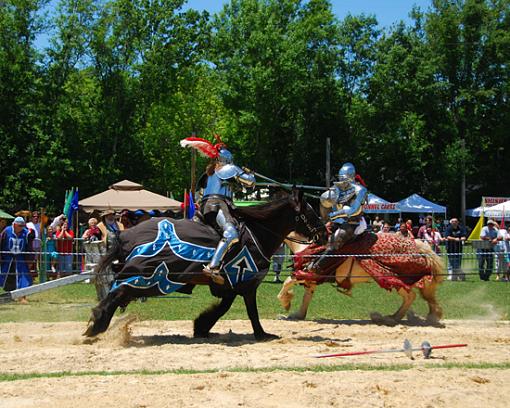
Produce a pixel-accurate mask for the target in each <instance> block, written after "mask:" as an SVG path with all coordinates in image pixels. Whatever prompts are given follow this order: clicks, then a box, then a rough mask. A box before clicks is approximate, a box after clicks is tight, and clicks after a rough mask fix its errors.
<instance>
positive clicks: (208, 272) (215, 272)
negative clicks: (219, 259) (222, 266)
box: [202, 265, 225, 285]
mask: <svg viewBox="0 0 510 408" xmlns="http://www.w3.org/2000/svg"><path fill="white" fill-rule="evenodd" d="M202 272H203V273H204V275H205V276H208V277H210V278H211V279H212V281H213V282H214V283H217V284H218V285H224V284H225V279H224V278H223V276H221V274H220V270H219V269H218V268H214V269H211V268H210V267H209V265H206V266H204V269H203V270H202Z"/></svg>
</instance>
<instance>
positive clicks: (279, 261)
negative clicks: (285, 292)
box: [272, 244, 285, 283]
mask: <svg viewBox="0 0 510 408" xmlns="http://www.w3.org/2000/svg"><path fill="white" fill-rule="evenodd" d="M284 259H285V244H281V245H280V247H279V248H278V249H277V250H276V252H275V253H274V254H273V259H272V261H273V271H274V279H273V283H282V280H281V279H280V273H281V272H282V266H283V260H284Z"/></svg>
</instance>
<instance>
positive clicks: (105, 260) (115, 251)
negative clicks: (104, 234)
mask: <svg viewBox="0 0 510 408" xmlns="http://www.w3.org/2000/svg"><path fill="white" fill-rule="evenodd" d="M108 247H109V248H108V251H107V252H106V254H105V255H103V256H102V257H101V259H100V260H99V262H98V264H97V265H96V267H95V268H94V274H95V275H99V274H101V273H104V271H105V269H106V268H108V267H109V266H110V265H111V264H112V263H113V261H116V260H120V259H122V252H121V249H122V245H121V242H120V239H119V236H118V234H115V235H113V234H110V235H108Z"/></svg>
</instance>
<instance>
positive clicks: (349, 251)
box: [294, 233, 432, 290]
mask: <svg viewBox="0 0 510 408" xmlns="http://www.w3.org/2000/svg"><path fill="white" fill-rule="evenodd" d="M324 249H325V247H324V246H310V247H308V248H306V249H305V250H304V251H302V252H300V253H298V254H296V257H295V260H294V270H295V271H296V272H295V275H294V276H296V278H298V279H300V278H304V279H305V280H306V279H307V277H306V275H307V274H306V272H302V269H303V268H304V266H305V265H306V264H307V263H308V262H310V261H312V259H313V258H314V257H312V256H311V255H319V254H320V253H321V252H323V251H324ZM421 252H422V251H421V250H420V249H419V248H418V246H417V245H416V243H415V242H414V240H411V239H407V238H403V237H399V236H397V235H395V234H377V235H376V234H373V233H365V234H363V235H362V236H361V237H360V238H359V239H358V240H356V241H353V242H350V243H348V244H346V245H344V246H343V247H342V248H340V250H338V251H337V253H336V255H340V256H339V257H338V258H337V259H338V261H337V262H335V263H334V264H333V265H331V266H330V267H329V268H328V269H327V270H325V271H324V272H323V274H321V275H320V276H319V277H318V278H316V279H313V280H315V281H316V282H317V283H323V282H332V281H333V282H334V280H335V271H336V269H337V268H338V267H339V266H340V265H341V264H342V263H343V262H344V261H345V260H346V259H347V258H348V256H354V257H355V258H356V260H357V261H358V262H359V263H360V265H361V267H362V268H363V269H364V270H365V271H366V272H367V273H368V274H369V275H370V276H372V278H373V279H374V280H375V281H376V282H377V284H378V285H379V286H380V287H381V288H384V289H387V290H391V289H396V290H398V289H400V288H405V289H407V290H410V288H411V286H412V285H414V284H416V283H417V282H418V281H420V280H421V279H422V278H423V277H425V276H431V275H432V267H431V262H429V261H428V260H427V255H426V254H422V253H421ZM342 255H343V256H342ZM308 275H309V274H308ZM308 279H310V277H308ZM341 287H343V288H344V289H350V287H351V284H350V282H345V283H343V284H342V285H341Z"/></svg>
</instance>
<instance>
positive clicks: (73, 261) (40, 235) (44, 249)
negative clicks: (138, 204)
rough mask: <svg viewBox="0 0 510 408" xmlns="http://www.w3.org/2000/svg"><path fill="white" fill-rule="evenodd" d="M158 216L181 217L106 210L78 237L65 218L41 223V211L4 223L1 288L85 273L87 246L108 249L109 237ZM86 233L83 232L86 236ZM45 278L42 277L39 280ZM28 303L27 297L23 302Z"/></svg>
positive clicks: (0, 228)
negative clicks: (102, 245) (95, 244)
mask: <svg viewBox="0 0 510 408" xmlns="http://www.w3.org/2000/svg"><path fill="white" fill-rule="evenodd" d="M156 216H166V217H172V218H175V217H176V216H178V214H175V213H173V212H171V211H167V212H160V211H158V210H151V211H144V210H137V211H130V210H123V211H122V212H120V213H117V212H116V211H114V210H106V211H103V212H102V213H100V215H99V221H98V219H97V218H95V217H91V218H89V219H88V222H87V223H86V224H85V225H79V226H78V228H77V229H76V232H78V231H79V233H78V234H76V235H75V231H74V230H73V228H69V220H68V219H67V217H66V216H65V215H64V214H61V215H59V216H57V217H55V218H53V219H52V220H49V219H47V217H46V216H44V218H45V222H42V221H41V214H39V212H38V211H34V212H32V213H30V215H26V214H23V215H18V216H17V217H16V218H14V220H13V222H12V224H11V225H7V222H6V221H5V220H2V223H0V288H2V289H4V290H5V291H11V290H15V289H21V288H25V287H28V286H31V285H32V284H33V281H34V279H35V278H36V277H37V276H38V275H41V274H44V277H45V278H46V279H58V278H60V277H64V276H66V275H69V274H71V273H74V272H81V271H82V269H83V267H84V260H83V257H81V256H79V255H81V254H82V253H83V252H82V249H83V244H84V243H89V242H102V243H104V244H105V245H106V243H107V239H108V234H109V233H112V234H115V233H118V232H120V231H122V230H124V229H127V228H131V227H133V226H134V225H136V224H139V223H140V222H143V221H145V220H148V219H150V218H151V217H156ZM82 231H83V232H82ZM39 277H41V276H39ZM20 302H21V303H27V302H28V301H27V299H26V297H22V298H20Z"/></svg>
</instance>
